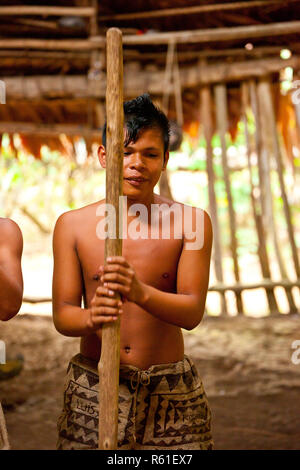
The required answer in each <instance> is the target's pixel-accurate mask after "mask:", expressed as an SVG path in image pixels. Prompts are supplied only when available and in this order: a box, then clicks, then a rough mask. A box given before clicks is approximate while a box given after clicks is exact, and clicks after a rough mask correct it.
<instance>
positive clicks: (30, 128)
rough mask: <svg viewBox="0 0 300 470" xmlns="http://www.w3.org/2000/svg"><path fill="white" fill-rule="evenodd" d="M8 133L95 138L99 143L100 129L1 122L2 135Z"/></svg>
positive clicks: (70, 125)
mask: <svg viewBox="0 0 300 470" xmlns="http://www.w3.org/2000/svg"><path fill="white" fill-rule="evenodd" d="M4 132H7V133H8V134H15V133H18V134H24V135H30V134H36V135H51V136H59V135H60V134H67V135H72V136H77V135H78V136H83V137H93V138H95V141H99V139H100V136H99V132H100V129H97V128H93V129H91V128H90V127H88V126H86V125H84V126H82V125H78V126H76V125H75V124H55V125H49V124H48V125H46V124H45V125H44V124H43V125H40V124H34V123H27V122H13V121H12V122H7V121H0V134H3V133H4Z"/></svg>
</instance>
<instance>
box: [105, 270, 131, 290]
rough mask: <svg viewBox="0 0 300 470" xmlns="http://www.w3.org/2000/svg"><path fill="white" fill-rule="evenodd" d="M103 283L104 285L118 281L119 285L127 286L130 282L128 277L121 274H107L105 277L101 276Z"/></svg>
mask: <svg viewBox="0 0 300 470" xmlns="http://www.w3.org/2000/svg"><path fill="white" fill-rule="evenodd" d="M101 281H102V282H104V283H106V282H109V281H116V282H118V283H121V284H125V285H126V284H128V282H129V281H128V279H127V277H125V276H123V275H122V274H119V273H105V274H104V275H103V276H101ZM104 287H105V286H104Z"/></svg>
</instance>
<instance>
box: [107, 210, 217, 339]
mask: <svg viewBox="0 0 300 470" xmlns="http://www.w3.org/2000/svg"><path fill="white" fill-rule="evenodd" d="M196 211H199V209H195V210H194V211H193V216H195V215H196ZM198 214H199V212H198ZM202 215H203V217H202V219H201V220H202V224H201V231H202V232H201V234H200V237H201V241H200V247H197V246H195V245H194V249H193V248H191V246H192V243H191V240H190V239H189V238H187V237H186V236H185V237H184V245H183V249H182V252H181V256H180V259H179V263H178V269H177V293H176V294H173V293H169V292H164V291H161V290H159V289H156V288H154V287H152V286H149V285H147V284H145V283H142V282H141V281H139V280H138V279H137V278H136V276H135V273H134V270H133V268H132V267H131V266H130V265H128V263H127V262H126V261H124V262H120V259H119V263H118V264H119V268H118V270H117V273H116V272H115V273H114V276H115V278H114V279H113V278H112V273H108V272H107V271H106V270H105V271H104V272H103V273H104V278H103V281H104V282H108V288H111V289H115V290H118V291H119V292H120V294H121V295H123V296H124V297H126V298H127V299H128V300H129V301H130V302H135V303H136V304H137V305H139V306H140V307H142V308H143V309H144V310H146V311H147V312H149V313H150V314H151V315H153V316H155V317H157V318H159V319H160V320H162V321H165V322H167V323H171V324H173V325H176V326H179V327H181V328H184V329H186V330H192V329H193V328H195V327H196V326H197V325H198V324H199V323H200V321H201V320H202V317H203V314H204V308H205V302H206V296H207V289H208V283H209V270H210V258H211V249H212V239H213V233H212V224H211V220H210V217H209V215H208V214H207V212H205V211H203V213H202ZM198 235H199V234H198ZM110 263H112V264H111V266H114V263H116V258H114V259H113V260H112V261H111V262H110ZM126 265H127V266H126ZM115 266H116V264H115ZM108 269H109V268H108ZM126 271H127V274H126ZM106 273H107V274H106ZM114 281H115V282H114Z"/></svg>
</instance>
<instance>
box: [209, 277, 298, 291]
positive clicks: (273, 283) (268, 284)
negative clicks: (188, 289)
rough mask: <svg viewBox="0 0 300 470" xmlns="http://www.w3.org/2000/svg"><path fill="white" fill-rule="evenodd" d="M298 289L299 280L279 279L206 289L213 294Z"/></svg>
mask: <svg viewBox="0 0 300 470" xmlns="http://www.w3.org/2000/svg"><path fill="white" fill-rule="evenodd" d="M294 286H295V287H300V280H296V281H289V280H287V279H281V280H280V281H270V280H269V279H262V280H261V281H259V282H255V283H252V284H242V283H240V282H237V283H236V284H231V285H230V284H216V285H214V286H211V287H209V288H208V290H209V291H213V292H226V291H228V290H231V291H233V292H242V291H243V290H252V289H261V288H263V289H273V288H274V287H285V288H292V287H294Z"/></svg>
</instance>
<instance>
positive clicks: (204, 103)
mask: <svg viewBox="0 0 300 470" xmlns="http://www.w3.org/2000/svg"><path fill="white" fill-rule="evenodd" d="M200 114H201V122H202V127H203V134H204V138H205V141H206V171H207V180H208V198H209V209H210V214H211V219H212V224H213V232H214V243H213V248H214V251H213V260H214V267H215V273H216V279H217V281H218V282H220V283H221V284H223V282H224V279H223V269H222V248H221V237H220V226H219V220H218V210H217V200H216V193H215V173H214V168H213V149H212V144H211V140H212V137H213V123H212V103H211V90H210V87H209V85H205V86H203V87H202V88H201V89H200ZM220 297H221V314H224V313H227V306H226V296H225V292H224V291H223V292H220Z"/></svg>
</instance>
